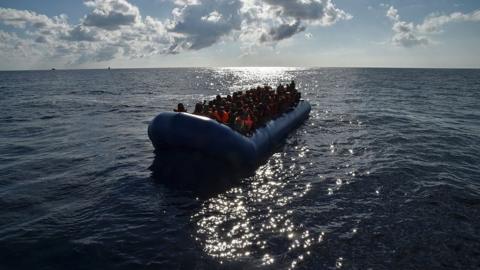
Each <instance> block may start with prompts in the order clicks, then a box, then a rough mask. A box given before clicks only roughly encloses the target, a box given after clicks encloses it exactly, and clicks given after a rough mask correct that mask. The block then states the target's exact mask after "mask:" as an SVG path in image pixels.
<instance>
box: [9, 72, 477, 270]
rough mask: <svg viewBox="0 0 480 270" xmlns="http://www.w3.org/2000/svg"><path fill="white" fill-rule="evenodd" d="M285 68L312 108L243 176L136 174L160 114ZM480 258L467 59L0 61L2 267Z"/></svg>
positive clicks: (405, 263)
mask: <svg viewBox="0 0 480 270" xmlns="http://www.w3.org/2000/svg"><path fill="white" fill-rule="evenodd" d="M290 79H295V80H296V82H297V85H298V86H299V88H300V89H301V91H302V92H303V94H304V97H305V99H308V100H309V101H310V102H311V104H312V112H311V117H310V119H309V120H308V121H307V122H306V123H305V124H304V125H303V126H301V127H300V128H299V129H297V130H296V131H294V132H292V133H291V134H290V136H289V137H288V139H287V140H286V142H285V144H284V146H283V147H282V148H281V149H280V150H279V151H278V152H277V153H275V154H274V155H273V156H272V157H271V158H270V159H269V160H268V162H267V164H265V165H264V166H262V167H260V168H259V169H258V170H257V171H256V173H255V176H253V177H249V178H245V179H242V180H241V183H240V184H239V185H238V186H236V187H233V188H231V189H229V190H227V191H225V192H222V193H220V194H216V195H212V196H211V197H210V198H197V196H196V195H195V194H194V193H191V192H188V191H180V190H173V189H170V188H168V187H165V186H164V185H162V184H159V183H158V182H157V181H155V180H153V179H152V178H151V177H150V174H151V172H150V171H149V170H148V167H149V166H150V165H151V163H152V161H153V158H154V154H153V147H152V146H151V144H150V142H149V140H148V137H147V133H146V131H147V125H148V123H149V121H150V120H151V119H152V118H153V117H154V116H155V115H156V114H157V113H159V112H161V111H165V110H171V109H172V108H173V107H174V106H175V105H176V104H177V103H178V102H185V103H188V104H189V105H190V107H189V109H190V110H191V109H192V105H193V104H194V102H195V101H197V100H202V99H208V98H210V97H211V96H213V95H216V94H217V93H222V94H226V93H229V92H232V91H236V90H240V89H245V88H248V87H250V86H253V85H257V84H263V83H277V82H278V81H283V82H288V81H289V80H290ZM186 169H188V168H186ZM479 267H480V71H479V70H425V69H418V70H414V69H268V68H266V69H151V70H82V71H38V72H37V71H31V72H0V269H291V268H295V269H335V268H337V269H339V268H340V269H478V268H479Z"/></svg>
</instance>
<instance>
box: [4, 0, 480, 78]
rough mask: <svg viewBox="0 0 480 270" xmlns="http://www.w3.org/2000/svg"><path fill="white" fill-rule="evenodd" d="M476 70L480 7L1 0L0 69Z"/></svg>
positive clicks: (333, 0)
mask: <svg viewBox="0 0 480 270" xmlns="http://www.w3.org/2000/svg"><path fill="white" fill-rule="evenodd" d="M107 66H112V67H115V68H117V67H176V66H319V67H337V66H341V67H344V66H348V67H350V66H353V67H358V66H366V67H474V68H480V1H479V0H390V1H387V0H382V1H378V0H86V1H60V0H57V1H54V0H43V1H38V0H15V1H11V0H0V69H2V70H6V69H44V68H51V67H56V68H104V67H107Z"/></svg>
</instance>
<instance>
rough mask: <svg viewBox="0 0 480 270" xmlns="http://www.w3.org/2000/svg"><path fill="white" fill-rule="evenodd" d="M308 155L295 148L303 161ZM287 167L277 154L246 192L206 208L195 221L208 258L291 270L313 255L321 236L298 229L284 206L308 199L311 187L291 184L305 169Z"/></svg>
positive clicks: (226, 195) (220, 198)
mask: <svg viewBox="0 0 480 270" xmlns="http://www.w3.org/2000/svg"><path fill="white" fill-rule="evenodd" d="M307 150H308V149H307V148H306V147H297V149H295V152H296V155H297V156H301V157H300V158H303V157H305V155H306V153H307V152H308V151H307ZM285 162H290V161H289V160H288V157H287V156H285V155H284V153H276V154H274V155H273V156H272V158H271V159H270V160H269V162H268V163H267V164H266V165H264V166H261V167H260V168H259V169H258V170H257V172H256V174H255V176H253V177H252V178H251V179H250V181H251V182H249V183H248V185H247V186H246V187H245V188H243V189H242V188H232V189H230V190H229V191H227V192H225V193H223V194H220V195H218V196H216V197H214V198H211V199H209V200H207V201H205V202H204V203H203V205H202V208H201V209H200V210H199V211H198V213H196V214H194V215H193V216H192V220H193V221H194V222H195V223H196V225H197V230H196V234H197V237H196V240H197V241H198V242H199V243H200V244H201V245H202V246H203V249H204V251H205V253H206V254H208V255H209V256H211V257H213V258H217V259H218V260H219V261H220V262H223V261H225V260H242V259H245V257H249V258H250V260H251V259H253V260H257V261H258V263H259V265H265V266H266V265H273V264H278V265H279V267H281V268H290V269H292V268H294V267H295V266H297V265H298V264H299V262H301V261H303V260H304V259H305V257H306V256H308V255H309V254H310V249H311V248H312V245H314V244H318V243H319V241H317V239H318V240H319V239H322V238H323V234H322V235H320V236H314V235H312V232H310V231H309V230H306V229H304V228H303V225H302V224H296V223H295V221H294V217H293V211H292V210H289V209H288V208H287V207H286V206H287V205H288V204H290V203H292V201H294V200H296V199H298V198H301V197H303V196H305V195H306V194H307V193H308V192H309V191H310V189H311V184H310V183H299V182H293V181H298V179H299V175H300V174H301V173H302V172H303V171H305V170H306V167H305V166H304V165H299V166H296V165H295V164H293V163H290V164H289V165H288V166H285ZM284 167H286V168H288V169H285V168H284ZM302 228H303V229H302ZM280 258H281V259H280ZM288 258H291V259H290V261H288Z"/></svg>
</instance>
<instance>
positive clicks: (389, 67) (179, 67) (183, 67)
mask: <svg viewBox="0 0 480 270" xmlns="http://www.w3.org/2000/svg"><path fill="white" fill-rule="evenodd" d="M189 68H201V69H209V68H212V69H215V68H232V69H236V68H238V69H241V68H244V69H248V68H285V69H289V68H291V69H458V70H477V69H480V67H395V66H303V67H302V66H171V67H121V68H112V67H111V66H107V67H105V68H56V67H52V68H45V69H0V72H12V71H75V70H129V69H189Z"/></svg>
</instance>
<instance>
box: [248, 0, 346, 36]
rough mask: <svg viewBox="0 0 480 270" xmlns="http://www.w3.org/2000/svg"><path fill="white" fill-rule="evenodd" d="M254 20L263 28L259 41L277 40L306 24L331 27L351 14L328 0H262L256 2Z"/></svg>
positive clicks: (295, 32) (290, 34) (304, 26)
mask: <svg viewBox="0 0 480 270" xmlns="http://www.w3.org/2000/svg"><path fill="white" fill-rule="evenodd" d="M255 3H256V5H257V7H256V9H252V10H253V12H251V14H253V16H251V17H253V21H255V20H257V21H258V20H259V21H261V23H260V25H261V27H263V28H265V27H267V28H269V29H264V30H263V31H262V32H263V33H262V34H261V35H260V38H259V40H260V42H261V43H264V42H269V41H270V42H272V41H274V42H277V41H280V40H283V39H287V38H290V37H292V36H293V35H294V34H297V33H300V32H303V31H304V30H306V29H307V26H310V25H311V26H316V25H318V26H324V27H327V26H331V25H333V24H335V23H337V22H338V21H340V20H350V19H351V18H352V15H350V14H348V13H347V12H345V11H343V10H341V9H339V8H337V7H336V6H335V5H334V4H333V2H332V1H331V0H263V1H255Z"/></svg>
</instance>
